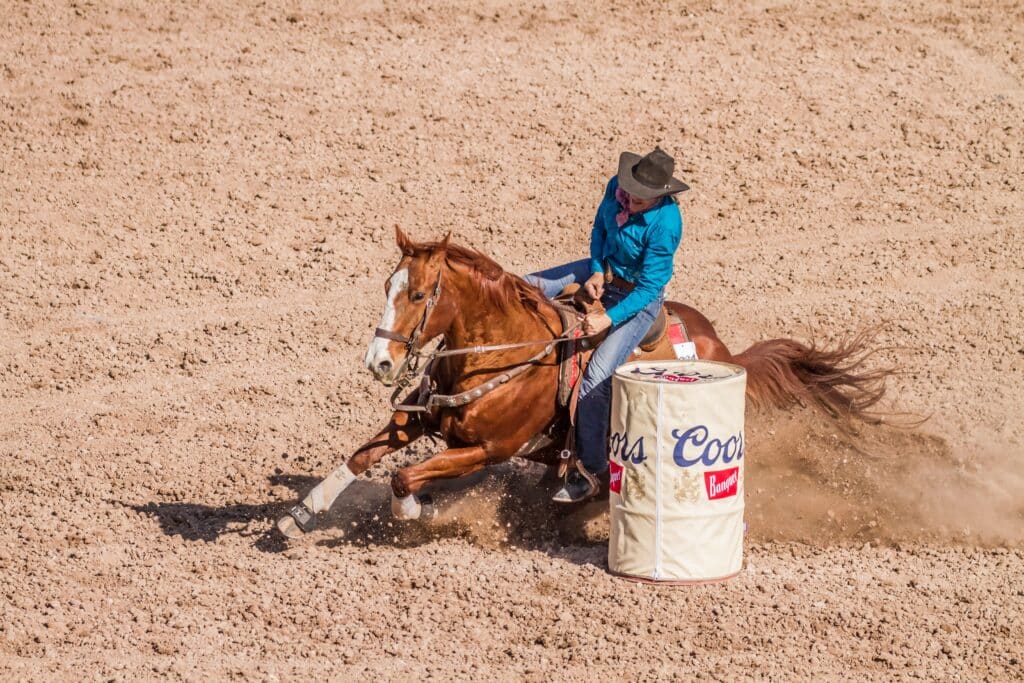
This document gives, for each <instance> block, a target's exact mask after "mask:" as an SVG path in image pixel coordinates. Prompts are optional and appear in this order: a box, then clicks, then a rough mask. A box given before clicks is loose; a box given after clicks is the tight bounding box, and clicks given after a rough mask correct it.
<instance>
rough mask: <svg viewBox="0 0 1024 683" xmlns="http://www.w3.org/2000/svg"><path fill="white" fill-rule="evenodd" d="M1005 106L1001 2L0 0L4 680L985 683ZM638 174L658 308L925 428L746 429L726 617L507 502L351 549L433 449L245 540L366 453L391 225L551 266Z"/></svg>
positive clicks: (1007, 598) (524, 474)
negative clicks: (840, 375) (653, 219)
mask: <svg viewBox="0 0 1024 683" xmlns="http://www.w3.org/2000/svg"><path fill="white" fill-rule="evenodd" d="M238 5H245V6H246V7H239V6H238ZM1022 79H1024V10H1022V8H1021V5H1020V4H1019V3H1015V2H1003V1H1001V0H997V1H995V2H982V3H977V2H974V3H964V2H954V3H945V2H909V3H877V2H871V1H868V2H815V3H781V2H771V1H766V2H756V1H755V2H746V3H708V2H693V3H652V2H644V1H641V2H638V3H622V2H606V1H605V0H595V1H594V2H579V3H571V4H569V3H560V2H552V1H551V0H546V2H536V3H519V2H509V3H504V2H491V1H490V0H469V1H467V2H448V1H442V2H431V3H429V4H428V3H425V2H384V3H377V2H365V3H364V2H344V3H322V5H320V4H316V3H312V2H300V1H296V2H291V3H285V4H280V3H277V2H269V3H261V4H259V5H258V6H256V5H255V4H254V3H228V2H222V1H221V0H214V1H213V2H203V3H200V2H195V3H190V4H182V3H171V4H168V5H167V6H165V5H164V4H162V3H143V2H134V3H105V2H90V1H88V0H73V1H71V2H64V3H52V2H41V3H28V2H15V1H14V0H0V310H2V313H3V315H2V317H0V458H2V460H0V462H2V467H0V510H2V512H3V516H4V521H5V523H4V524H3V525H2V526H0V678H3V679H5V680H45V679H54V680H57V679H60V680H67V679H78V680H92V679H99V680H125V679H136V678H147V679H148V678H158V677H168V678H185V679H192V680H209V679H228V678H244V679H257V680H276V679H298V678H303V679H311V678H332V679H336V680H365V679H371V678H388V679H390V678H399V677H401V678H405V679H408V678H418V677H423V678H434V679H482V680H487V679H499V680H522V679H526V680H548V679H552V678H554V679H584V678H588V679H590V678H594V677H598V676H601V677H604V676H610V675H615V676H617V677H620V678H625V679H630V680H638V679H643V680H650V679H655V678H668V677H673V678H682V679H713V680H735V679H743V678H762V677H765V678H772V679H776V680H798V679H804V680H807V679H816V680H821V679H851V680H864V679H875V680H892V679H906V678H924V679H931V680H957V679H960V680H992V681H998V680H1010V679H1021V678H1022V677H1024V663H1022V662H1024V637H1022V633H1024V581H1022V578H1021V577H1022V576H1024V502H1022V501H1024V448H1022V439H1024V426H1022V420H1021V415H1022V409H1021V400H1022V398H1024V391H1022V389H1024V378H1022V373H1024V339H1022V330H1024V315H1022V313H1021V301H1022V292H1024V276H1022V273H1024V246H1022V216H1024V173H1022V172H1024V155H1022V151H1024V150H1022V141H1024V131H1022V121H1024V87H1022ZM655 143H659V144H661V145H662V146H664V147H665V148H666V149H667V150H669V151H670V152H671V153H673V154H674V155H675V156H676V158H677V160H678V164H679V165H678V168H679V174H680V175H681V176H682V177H683V178H684V179H686V180H687V181H689V182H690V183H691V185H692V187H693V189H692V191H691V192H689V193H687V194H685V195H683V197H682V208H683V214H684V220H685V224H686V229H685V236H684V240H683V244H682V247H681V249H680V252H679V255H678V258H677V262H676V263H677V272H676V276H675V278H674V280H673V282H672V284H671V291H670V294H671V298H673V299H677V300H681V301H687V302H690V303H692V304H694V305H696V306H697V307H698V308H700V309H701V310H703V311H705V312H706V313H708V315H709V317H711V318H712V319H713V320H714V321H715V323H716V326H717V328H718V330H719V332H720V334H721V336H722V337H723V338H724V339H725V340H726V342H727V343H728V344H729V345H730V347H731V348H732V349H733V350H734V351H739V350H741V349H743V348H745V347H746V346H747V345H748V344H750V343H752V342H754V341H756V340H759V339H763V338H768V337H777V336H797V337H801V338H809V337H814V338H815V339H817V340H820V341H822V342H830V341H835V340H837V339H839V338H841V337H842V336H844V335H846V334H848V333H850V332H853V331H856V330H858V329H860V328H862V327H864V326H866V325H870V324H873V323H876V322H878V321H880V320H883V319H884V320H887V321H888V326H887V327H886V328H885V330H884V331H883V333H882V336H881V338H880V340H879V344H880V346H882V347H884V350H883V351H882V353H880V354H879V356H878V358H877V362H878V363H879V364H892V365H895V366H898V367H899V368H900V369H901V370H903V373H902V374H901V375H900V376H899V377H897V378H895V380H894V381H892V382H891V384H890V387H891V393H890V396H891V398H892V400H893V402H892V403H891V404H890V405H891V407H892V408H893V409H898V410H905V411H910V412H912V413H915V414H919V415H929V416H930V419H929V420H928V421H927V422H926V423H925V424H924V425H923V426H922V427H921V428H919V429H917V430H913V431H907V430H898V429H892V428H875V429H865V430H861V431H860V432H858V433H854V434H847V433H844V432H842V431H841V430H839V429H837V428H836V427H835V425H833V424H830V423H829V422H828V421H826V420H823V419H821V418H819V417H817V416H816V415H811V414H807V413H803V412H795V413H792V414H786V415H778V414H774V415H773V414H763V415H757V416H754V417H753V418H752V419H751V421H750V426H749V436H748V441H749V450H748V455H749V457H748V459H747V463H748V464H747V468H748V470H747V477H748V479H747V481H748V494H747V505H748V511H749V514H748V521H749V524H750V533H749V536H748V543H747V546H746V551H747V560H748V563H747V566H746V569H745V571H744V572H743V573H742V574H741V575H740V576H739V577H738V578H736V579H735V580H732V581H730V582H728V583H726V584H722V585H714V586H704V587H697V588H668V587H652V586H638V585H633V584H630V583H626V582H623V581H620V580H617V579H614V578H612V577H610V576H609V575H608V574H607V573H606V571H605V569H606V563H605V546H604V542H605V540H606V538H607V522H606V520H605V519H604V517H603V515H602V510H601V506H600V505H590V506H589V507H588V508H587V509H584V510H580V511H575V512H573V513H572V514H569V515H565V514H558V513H557V512H556V511H553V510H551V507H550V506H549V505H548V504H547V503H546V502H545V501H546V497H547V496H548V495H549V494H550V492H549V491H546V490H538V487H537V486H536V479H537V477H538V474H537V472H536V471H534V470H532V469H530V468H528V467H525V466H522V465H510V466H505V467H502V468H500V469H499V471H497V472H496V473H493V474H492V475H490V476H488V477H485V478H484V480H483V481H480V482H478V483H477V484H478V485H477V486H475V487H474V488H472V489H471V490H469V491H463V492H461V493H459V492H458V491H454V490H451V488H454V487H451V488H450V489H447V490H445V491H442V492H441V493H440V494H439V498H440V501H441V503H442V504H443V506H444V512H443V515H442V520H441V522H440V523H438V524H437V525H436V526H434V527H432V528H423V527H422V526H420V525H402V524H398V523H393V522H391V521H390V519H389V515H388V513H387V509H386V505H387V500H388V498H387V496H388V493H387V489H386V487H385V482H386V480H387V477H388V470H392V469H393V468H394V467H395V466H396V465H398V464H399V463H401V462H404V461H407V460H410V459H412V458H416V457H422V455H423V454H424V453H425V452H427V451H429V449H430V444H429V443H425V444H423V445H422V446H420V447H418V449H417V450H415V451H414V452H411V453H402V454H397V455H396V456H394V457H390V458H388V459H386V460H385V463H384V467H382V468H381V470H380V471H379V472H376V473H374V476H373V477H369V478H365V480H361V481H360V482H359V483H358V484H357V485H356V486H355V487H354V488H353V489H351V490H350V492H349V493H348V494H347V495H346V497H345V499H344V500H343V501H342V502H341V503H339V505H338V506H337V508H336V509H335V510H333V511H332V512H331V513H330V515H329V517H328V518H327V520H326V521H325V522H324V524H323V526H322V529H321V530H320V531H317V532H315V533H313V534H311V535H310V536H308V537H306V538H304V539H302V540H301V541H299V542H296V543H292V544H291V545H290V546H289V545H284V544H282V543H281V542H280V541H278V540H277V539H276V538H275V537H274V536H273V535H272V534H270V533H269V532H270V530H271V526H272V520H273V519H274V518H276V516H277V515H279V514H280V513H281V512H282V511H283V510H284V508H285V507H286V505H288V504H289V503H290V502H292V501H294V500H295V498H296V496H297V493H298V492H302V491H304V490H305V489H306V488H308V487H309V486H310V485H311V484H312V483H314V481H315V477H317V476H318V475H323V474H324V473H326V472H328V471H329V470H330V469H332V468H333V467H334V466H335V465H336V464H337V463H338V462H341V461H342V460H343V459H344V457H345V456H346V455H347V454H348V453H350V452H351V450H352V449H353V448H354V447H355V446H357V445H358V443H359V442H360V441H361V440H362V439H364V438H365V437H367V436H368V435H370V433H371V432H372V431H373V430H374V429H375V425H377V423H379V422H380V421H381V420H382V419H383V417H384V415H385V410H384V409H385V404H386V397H387V390H386V389H385V388H383V387H381V386H379V385H377V384H375V383H374V382H373V381H372V378H371V377H370V375H369V373H368V372H367V371H366V370H365V369H363V368H362V367H361V361H362V356H363V353H364V349H365V346H366V344H367V343H368V341H369V338H370V336H371V334H372V329H373V327H374V326H375V325H376V324H377V321H378V319H379V316H380V311H381V308H382V306H383V294H382V285H383V282H384V280H385V279H386V277H387V275H388V274H389V273H390V271H391V268H392V266H393V264H394V263H395V262H396V260H397V257H396V251H395V249H394V246H393V240H392V227H391V226H392V225H393V224H395V223H400V224H401V225H402V226H403V227H404V228H405V229H406V230H408V231H409V232H410V233H411V234H412V235H413V236H414V237H417V238H420V239H427V238H438V237H440V236H442V235H443V234H444V233H445V232H447V231H453V232H454V235H455V239H456V240H457V241H460V242H462V243H465V244H469V245H472V246H475V247H477V248H479V249H482V250H484V251H485V252H487V253H490V254H492V255H493V256H494V257H495V258H496V259H497V260H498V261H499V262H501V263H502V264H504V265H505V266H506V267H507V268H509V269H511V270H514V271H516V272H528V271H530V270H533V269H537V268H539V267H542V266H546V265H551V264H553V263H555V262H559V261H563V260H569V259H572V258H578V257H581V256H582V255H584V254H585V249H586V246H585V245H586V240H587V237H588V234H589V224H590V221H591V219H592V216H593V210H594V208H595V207H596V204H597V202H598V200H599V197H600V194H601V191H602V187H603V183H604V182H605V181H606V180H607V178H608V176H609V175H611V174H612V173H614V169H615V163H616V159H617V155H618V153H619V151H621V150H623V149H630V150H634V151H644V150H647V149H649V148H650V147H652V146H653V145H654V144H655Z"/></svg>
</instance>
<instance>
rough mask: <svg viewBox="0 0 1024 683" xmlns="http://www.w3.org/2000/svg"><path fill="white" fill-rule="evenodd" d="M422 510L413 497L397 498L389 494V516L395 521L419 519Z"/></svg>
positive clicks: (417, 500)
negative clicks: (393, 517) (392, 516)
mask: <svg viewBox="0 0 1024 683" xmlns="http://www.w3.org/2000/svg"><path fill="white" fill-rule="evenodd" d="M422 511H423V508H422V507H420V501H419V499H418V498H416V496H414V495H408V496H406V497H405V498H399V497H398V496H396V495H395V494H394V492H393V491H392V493H391V514H392V515H394V516H395V519H419V518H420V513H421V512H422Z"/></svg>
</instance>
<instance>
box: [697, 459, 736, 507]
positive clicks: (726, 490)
mask: <svg viewBox="0 0 1024 683" xmlns="http://www.w3.org/2000/svg"><path fill="white" fill-rule="evenodd" d="M739 483H740V468H738V467H730V468H729V469H727V470H716V471H714V472H705V473H704V488H706V489H707V492H708V500H718V499H719V498H729V497H730V496H735V495H736V491H737V490H738V488H739Z"/></svg>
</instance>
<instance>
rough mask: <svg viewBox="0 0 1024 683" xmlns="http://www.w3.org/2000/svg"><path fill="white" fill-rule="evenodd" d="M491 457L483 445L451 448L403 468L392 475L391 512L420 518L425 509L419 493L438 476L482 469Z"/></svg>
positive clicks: (443, 477) (397, 515)
mask: <svg viewBox="0 0 1024 683" xmlns="http://www.w3.org/2000/svg"><path fill="white" fill-rule="evenodd" d="M489 461H490V457H489V456H488V455H487V452H486V451H484V449H483V448H481V447H480V446H469V447H466V448H449V449H447V450H444V451H441V452H440V453H438V454H437V455H435V456H433V457H431V458H428V459H427V460H424V461H423V462H421V463H419V464H417V465H410V466H409V467H405V468H402V469H400V470H399V471H398V472H396V473H395V475H394V476H393V477H392V478H391V494H392V498H391V512H392V513H393V514H394V516H395V517H396V518H397V519H419V518H420V516H421V515H422V513H423V505H422V502H423V501H422V500H421V498H420V497H419V496H418V495H417V493H419V491H420V490H422V489H423V487H424V486H426V485H427V484H428V483H429V482H431V481H433V480H434V479H454V478H456V477H463V476H465V475H467V474H472V473H474V472H479V471H480V470H482V469H483V468H484V467H485V466H487V464H488V462H489Z"/></svg>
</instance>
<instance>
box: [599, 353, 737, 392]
mask: <svg viewBox="0 0 1024 683" xmlns="http://www.w3.org/2000/svg"><path fill="white" fill-rule="evenodd" d="M683 363H686V364H689V365H702V364H703V365H719V366H722V367H725V368H728V369H729V370H730V371H732V374H731V375H727V376H725V377H713V378H710V379H699V380H697V381H696V382H691V383H689V384H685V385H683V386H706V385H708V384H716V383H719V382H726V381H730V380H734V379H737V378H740V377H743V376H745V375H746V374H747V371H746V369H745V368H744V367H743V366H742V365H736V364H735V363H726V362H724V361H720V360H702V359H700V358H698V359H697V360H634V361H630V362H628V363H623V364H622V365H620V366H619V367H617V368H615V373H614V374H615V376H616V377H618V378H620V379H622V380H626V381H630V382H643V383H645V384H655V385H657V384H663V385H666V384H667V385H673V384H676V383H675V382H671V381H666V380H663V379H659V378H658V377H655V376H644V375H640V376H637V375H632V374H628V371H629V369H630V368H634V367H638V366H651V365H664V366H666V367H670V366H672V365H677V364H683Z"/></svg>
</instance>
